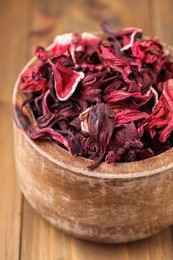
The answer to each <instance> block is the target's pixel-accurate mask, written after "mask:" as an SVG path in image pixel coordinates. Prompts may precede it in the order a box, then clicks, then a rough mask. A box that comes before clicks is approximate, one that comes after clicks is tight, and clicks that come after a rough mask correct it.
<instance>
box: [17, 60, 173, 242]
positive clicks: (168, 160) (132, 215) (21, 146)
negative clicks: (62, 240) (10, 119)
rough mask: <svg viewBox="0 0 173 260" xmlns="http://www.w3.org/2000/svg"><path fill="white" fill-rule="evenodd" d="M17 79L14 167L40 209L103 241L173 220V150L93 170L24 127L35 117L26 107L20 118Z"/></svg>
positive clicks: (62, 225) (63, 225)
mask: <svg viewBox="0 0 173 260" xmlns="http://www.w3.org/2000/svg"><path fill="white" fill-rule="evenodd" d="M34 60H35V58H33V59H32V60H31V61H30V62H29V63H28V64H27V65H26V66H25V68H24V70H25V69H26V68H27V67H28V66H30V65H31V64H32V63H33V62H34ZM19 83H20V77H19V78H18V80H17V82H16V84H15V87H14V93H13V106H14V119H15V120H14V121H15V123H14V148H15V160H16V169H17V175H18V181H19V185H20V188H21V190H22V192H23V194H24V196H25V197H26V199H27V200H28V201H29V203H30V204H31V205H32V206H33V208H34V209H35V210H36V211H37V212H38V213H40V214H41V215H42V216H43V217H44V218H45V219H46V220H48V221H49V222H50V223H52V224H53V225H54V226H55V227H57V228H58V229H60V230H62V231H64V232H66V233H68V234H71V235H73V236H75V237H78V238H82V239H86V240H90V241H96V242H104V243H120V242H127V241H133V240H138V239H142V238H146V237H148V236H151V235H153V234H155V233H157V232H159V231H161V230H162V229H164V228H166V227H168V226H170V225H171V224H173V148H172V149H170V150H168V151H166V152H164V153H162V154H160V155H158V156H155V157H153V158H150V159H146V160H143V161H139V162H130V163H117V164H115V165H108V164H106V163H102V164H101V165H100V166H99V167H98V168H97V169H95V170H89V169H88V168H87V166H88V165H89V164H90V163H91V161H90V160H88V159H84V158H81V157H73V156H71V155H70V154H69V152H68V151H66V150H65V149H63V148H61V147H59V146H58V145H56V144H55V143H53V142H51V141H39V140H37V141H33V140H31V139H30V138H29V137H28V136H27V134H26V133H25V131H23V130H22V128H23V126H25V127H26V122H27V120H30V122H31V123H33V125H34V119H33V117H32V114H31V111H30V110H29V108H28V107H26V108H25V117H21V116H20V113H19V110H18V107H19V106H20V105H21V103H22V102H23V100H24V95H23V94H21V93H20V92H19V91H18V87H19Z"/></svg>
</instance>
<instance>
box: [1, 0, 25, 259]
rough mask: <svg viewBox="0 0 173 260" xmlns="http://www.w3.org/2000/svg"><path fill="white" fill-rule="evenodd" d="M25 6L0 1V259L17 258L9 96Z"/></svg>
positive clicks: (20, 61)
mask: <svg viewBox="0 0 173 260" xmlns="http://www.w3.org/2000/svg"><path fill="white" fill-rule="evenodd" d="M27 9H28V2H27V1H21V0H9V1H5V0H3V1H0V10H1V23H0V35H1V37H0V46H1V48H0V68H1V69H0V79H1V80H0V82H1V84H0V111H1V113H0V122H1V123H0V143H1V146H0V259H5V260H8V259H9V260H12V259H18V258H19V251H20V229H21V202H22V200H21V198H22V197H21V192H20V191H19V187H18V185H17V183H16V175H15V170H14V169H15V167H14V159H13V138H12V104H11V96H12V89H13V85H14V81H15V79H16V77H17V75H18V73H19V71H20V69H21V68H22V66H23V65H24V63H25V62H26V55H25V54H26V44H25V42H24V41H23V40H24V38H25V39H26V26H27V18H28V16H27Z"/></svg>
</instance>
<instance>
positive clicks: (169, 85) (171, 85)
mask: <svg viewBox="0 0 173 260" xmlns="http://www.w3.org/2000/svg"><path fill="white" fill-rule="evenodd" d="M141 127H146V129H147V130H148V131H149V132H150V135H151V136H152V138H153V137H154V136H155V134H156V130H157V129H158V130H159V131H158V133H159V135H160V137H159V140H160V141H161V142H166V140H167V138H168V137H169V135H170V133H171V132H172V131H173V79H170V80H168V81H167V82H165V83H164V85H163V93H162V95H161V97H160V99H159V102H158V104H157V106H156V107H155V109H154V111H153V112H152V114H151V115H150V117H149V118H148V119H146V120H145V121H144V122H143V124H142V126H141Z"/></svg>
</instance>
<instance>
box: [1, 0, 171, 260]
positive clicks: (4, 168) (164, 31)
mask: <svg viewBox="0 0 173 260" xmlns="http://www.w3.org/2000/svg"><path fill="white" fill-rule="evenodd" d="M0 10H1V18H0V19H1V22H0V35H1V36H0V46H1V48H0V62H1V64H0V83H1V84H0V111H1V113H0V122H1V124H0V143H1V146H0V259H10V260H11V259H24V260H25V259H40V260H42V259H46V260H47V259H58V260H63V259H67V260H70V259H74V260H76V259H79V260H83V259H91V260H92V259H101V260H102V259H103V260H106V259H117V260H119V259H120V260H123V259H126V260H127V259H129V260H133V259H134V260H135V259H139V260H143V259H146V260H160V259H161V260H162V259H163V260H171V259H173V248H172V238H173V235H172V236H171V228H169V229H167V230H165V231H164V232H162V233H160V234H158V235H156V236H154V237H152V238H149V239H146V240H143V241H138V242H134V243H129V244H123V245H113V246H112V245H111V246H105V245H99V244H94V243H89V242H84V241H80V240H77V239H74V238H72V237H69V236H67V235H65V234H63V233H61V232H60V231H57V230H55V229H54V228H53V227H52V226H51V225H50V224H48V223H46V222H45V221H44V220H43V219H42V218H41V217H40V216H39V215H37V214H36V213H35V212H34V211H33V209H32V208H31V207H30V206H29V204H28V203H27V202H26V201H25V200H24V207H22V196H21V193H20V191H19V188H18V185H17V184H16V177H15V170H14V160H13V150H12V124H11V117H12V113H11V93H12V88H13V84H14V81H15V79H16V77H17V74H18V73H19V70H20V69H21V68H22V67H23V65H24V64H25V62H26V61H27V60H28V59H29V58H30V57H31V56H32V53H33V51H34V48H35V46H36V45H37V44H41V45H44V46H46V45H48V44H49V43H50V42H51V40H52V39H53V37H54V36H55V35H56V34H57V33H64V32H69V31H79V32H80V31H91V30H92V31H98V30H99V28H100V27H99V24H100V22H102V21H103V20H107V21H108V22H109V23H110V25H111V26H112V27H113V28H121V27H124V26H137V27H141V28H142V29H143V30H144V32H145V34H148V35H153V34H156V35H158V36H159V37H161V38H162V39H163V40H164V41H165V42H167V43H169V44H173V32H172V24H173V16H172V10H173V2H172V1H171V0H164V1H162V0H152V1H150V0H138V1H137V0H136V1H135V0H133V1H129V0H119V1H117V0H116V1H112V0H107V1H104V0H97V1H96V0H88V1H82V0H72V1H70V0H64V1H61V0H57V1H56V0H52V1H46V0H24V1H22V0H1V1H0ZM7 136H8V138H7ZM20 231H21V232H20Z"/></svg>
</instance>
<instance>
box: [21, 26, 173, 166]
mask: <svg viewBox="0 0 173 260" xmlns="http://www.w3.org/2000/svg"><path fill="white" fill-rule="evenodd" d="M102 29H103V33H102V34H101V33H100V34H98V35H95V34H91V33H82V34H79V33H68V34H64V35H58V36H57V37H56V38H55V39H54V42H53V43H52V45H51V46H49V48H47V49H44V48H43V47H37V48H36V52H35V53H36V57H37V61H36V62H35V63H34V65H33V67H29V68H28V69H26V70H25V71H24V72H23V73H22V75H21V83H20V91H21V92H23V93H24V95H26V99H25V101H24V102H23V105H22V107H21V112H20V115H21V116H20V118H22V109H23V107H24V106H29V107H30V109H31V111H32V113H33V117H34V120H35V126H34V127H28V128H27V127H26V125H25V128H24V129H25V131H26V132H27V134H28V136H29V137H30V138H32V139H37V138H40V139H49V140H53V141H54V142H55V143H56V144H57V145H60V146H62V147H64V148H65V149H67V150H69V152H70V153H71V154H72V155H75V156H82V157H85V158H89V159H92V160H93V163H92V164H91V165H89V166H88V167H89V168H90V169H94V168H96V167H97V166H98V165H99V164H100V163H101V162H103V161H105V162H107V163H116V162H131V161H135V160H142V159H147V158H149V157H152V156H155V155H157V154H159V153H161V152H164V151H166V150H167V149H170V148H171V147H172V144H173V62H172V60H171V53H170V51H169V48H167V47H165V46H163V44H162V43H161V42H160V41H159V40H158V39H157V38H156V37H153V38H151V39H149V38H145V37H143V34H142V30H141V29H138V28H131V27H129V28H125V29H123V30H120V31H114V30H112V29H111V28H110V27H109V26H108V24H106V23H103V24H102ZM21 121H22V119H21Z"/></svg>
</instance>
